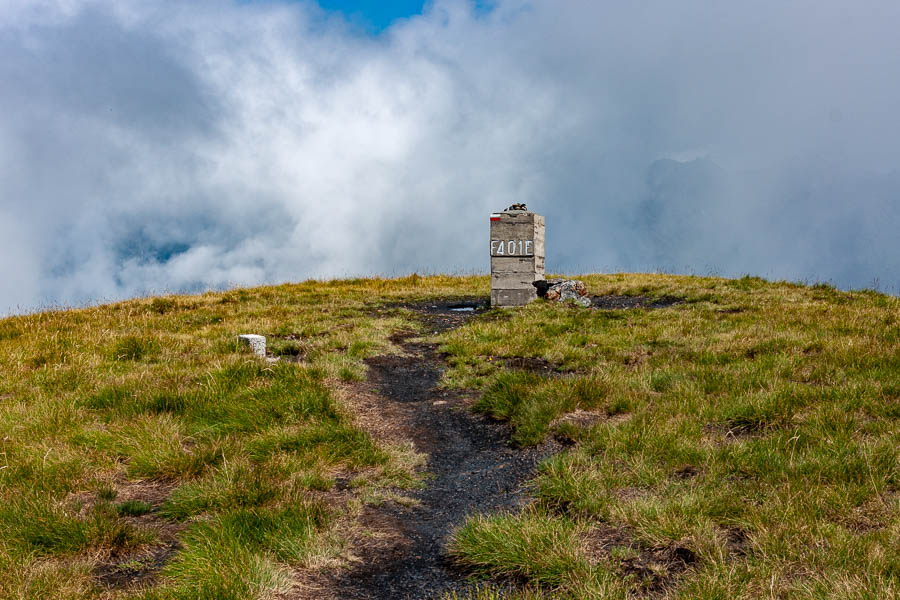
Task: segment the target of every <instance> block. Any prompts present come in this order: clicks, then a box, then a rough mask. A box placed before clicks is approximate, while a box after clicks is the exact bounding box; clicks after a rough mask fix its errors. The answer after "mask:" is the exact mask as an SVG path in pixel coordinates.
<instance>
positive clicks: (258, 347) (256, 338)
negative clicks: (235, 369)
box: [238, 333, 266, 356]
mask: <svg viewBox="0 0 900 600" xmlns="http://www.w3.org/2000/svg"><path fill="white" fill-rule="evenodd" d="M238 339H239V340H241V342H242V343H244V344H247V345H248V346H250V350H252V351H253V354H255V355H257V356H265V355H266V336H264V335H256V334H255V333H245V334H244V335H239V336H238Z"/></svg>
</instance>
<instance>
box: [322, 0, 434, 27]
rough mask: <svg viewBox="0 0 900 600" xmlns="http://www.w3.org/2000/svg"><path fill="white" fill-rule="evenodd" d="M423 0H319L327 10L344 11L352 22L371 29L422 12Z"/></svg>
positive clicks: (385, 25)
mask: <svg viewBox="0 0 900 600" xmlns="http://www.w3.org/2000/svg"><path fill="white" fill-rule="evenodd" d="M424 4H425V2H424V1H422V0H390V1H385V0H355V1H354V0H319V5H320V6H321V7H322V8H324V9H326V10H333V11H338V12H342V13H344V15H345V16H346V17H347V20H349V21H350V22H352V23H356V24H359V25H362V26H364V27H365V28H366V29H368V30H370V31H382V30H384V29H386V28H387V27H388V26H389V25H390V24H391V23H393V22H394V21H396V20H397V19H402V18H406V17H410V16H412V15H418V14H421V13H422V8H423V6H424Z"/></svg>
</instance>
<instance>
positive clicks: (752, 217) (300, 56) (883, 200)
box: [0, 0, 900, 314]
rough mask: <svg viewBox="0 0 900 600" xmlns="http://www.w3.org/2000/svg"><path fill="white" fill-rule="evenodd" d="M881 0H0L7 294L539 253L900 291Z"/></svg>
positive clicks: (199, 285) (580, 266)
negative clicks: (534, 239)
mask: <svg viewBox="0 0 900 600" xmlns="http://www.w3.org/2000/svg"><path fill="white" fill-rule="evenodd" d="M898 30H900V3H897V2H895V1H890V2H888V1H885V2H878V1H872V2H869V1H864V2H860V3H846V2H836V1H832V0H826V1H820V2H799V1H798V2H783V1H778V2H758V3H713V2H704V1H700V0H684V1H680V2H664V1H661V0H660V1H650V2H640V3H636V2H631V3H613V2H588V1H582V2H574V1H573V2H550V1H549V0H547V1H533V2H527V1H524V0H500V1H498V2H497V3H496V5H495V6H494V7H493V9H492V10H490V11H487V12H485V11H478V12H476V11H474V10H473V8H472V6H471V5H470V4H468V3H467V2H465V1H463V0H458V1H454V0H436V1H435V2H434V3H433V4H431V5H428V6H427V7H426V11H425V13H424V14H423V15H421V16H417V17H413V18H410V19H405V20H401V21H399V22H397V23H395V24H394V25H392V26H391V27H390V28H389V29H387V30H386V31H384V32H382V33H381V34H379V35H370V34H368V33H366V32H364V31H361V30H358V29H357V28H355V26H353V25H351V24H348V23H346V22H345V21H344V20H342V19H341V18H340V17H338V16H336V15H335V14H334V13H326V12H323V11H321V10H320V9H318V7H317V6H316V5H315V4H314V3H312V2H287V1H283V2H279V1H270V2H259V3H255V2H237V1H233V2H226V1H224V0H223V1H211V0H210V1H207V0H202V1H197V2H192V3H178V2H164V1H158V2H138V1H131V2H123V1H116V2H112V1H105V0H58V1H49V0H48V1H40V2H35V1H26V0H15V1H11V2H5V3H4V4H3V6H2V7H0V81H2V85H0V252H2V259H0V314H3V313H4V312H7V311H8V310H9V311H12V312H23V311H28V310H35V309H37V308H40V307H43V306H53V305H77V304H82V303H89V302H98V301H105V300H112V299H117V298H123V297H129V296H135V295H142V294H147V293H153V292H165V291H198V290H205V289H208V288H221V287H227V286H232V285H252V284H259V283H275V282H282V281H296V280H303V279H307V278H326V277H327V278H331V277H344V276H351V275H373V274H381V275H398V274H404V273H409V272H412V271H417V272H419V273H435V272H459V273H471V272H485V271H486V270H487V268H488V257H487V254H488V252H487V235H488V234H487V232H488V214H489V213H490V212H491V211H496V210H500V209H503V208H505V207H506V206H508V205H510V204H512V203H515V202H525V203H527V204H528V205H529V207H530V208H531V209H532V210H535V211H536V212H540V213H542V214H544V215H546V217H547V243H548V247H547V267H548V271H553V272H568V273H577V272H595V271H601V272H614V271H658V270H661V271H666V272H676V273H696V274H718V275H724V276H740V275H743V274H752V275H759V276H762V277H765V278H769V279H788V280H797V281H807V282H814V281H825V282H831V283H833V284H835V285H837V286H839V287H842V288H858V287H870V288H871V287H875V288H878V289H880V290H882V291H887V292H891V293H897V292H898V291H900V235H898V231H900V167H898V157H900V116H898V111H900V108H898V107H900V76H898V75H900V42H898V36H897V33H896V32H897V31H898Z"/></svg>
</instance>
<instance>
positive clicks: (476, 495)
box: [314, 301, 559, 600]
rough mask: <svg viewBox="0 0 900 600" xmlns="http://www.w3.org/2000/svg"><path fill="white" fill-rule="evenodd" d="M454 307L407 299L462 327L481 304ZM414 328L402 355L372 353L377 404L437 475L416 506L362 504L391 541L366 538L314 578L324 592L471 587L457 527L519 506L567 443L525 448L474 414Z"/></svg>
mask: <svg viewBox="0 0 900 600" xmlns="http://www.w3.org/2000/svg"><path fill="white" fill-rule="evenodd" d="M482 302H483V301H482ZM453 307H454V305H453V304H443V305H440V306H431V305H429V306H421V305H417V306H407V307H406V308H412V309H414V310H416V312H418V313H419V314H420V316H421V318H422V319H423V321H424V322H425V324H426V325H427V326H429V327H430V328H431V331H440V330H446V329H450V328H453V327H457V326H459V325H461V324H463V323H464V322H466V321H468V320H469V319H471V318H472V317H474V316H475V315H476V314H477V313H478V312H480V309H478V310H473V311H471V312H467V313H464V312H456V311H454V310H453ZM413 336H414V334H413V333H412V332H398V333H396V334H395V335H394V337H393V341H394V342H395V343H396V344H397V345H399V346H400V347H401V348H403V350H404V354H403V355H387V356H376V357H372V358H370V359H368V360H367V361H366V362H367V364H368V365H369V369H370V384H371V385H372V386H373V387H374V388H375V389H376V390H377V391H378V392H379V393H378V394H377V395H376V397H377V398H378V400H376V404H381V406H375V407H374V408H375V409H380V410H383V411H384V414H385V416H386V417H387V418H392V419H395V420H397V421H398V423H397V426H398V427H400V428H401V429H402V430H403V431H404V433H405V434H406V436H407V437H408V438H410V439H412V440H413V442H414V444H415V446H416V449H417V450H418V451H419V452H422V453H424V454H426V455H427V456H428V462H427V464H426V466H425V470H426V471H427V472H428V473H429V474H430V475H431V477H430V478H429V479H428V480H427V481H426V486H425V487H424V489H421V490H418V491H415V492H413V493H411V494H409V493H407V494H406V495H407V496H412V497H413V498H414V499H415V500H416V501H418V505H416V506H401V505H399V504H397V503H385V504H384V505H382V506H379V507H367V508H366V509H364V511H363V514H362V515H361V519H360V520H361V524H362V525H363V527H367V526H370V527H371V528H372V529H373V530H375V531H381V533H382V534H384V532H385V530H386V529H387V530H390V532H389V534H388V535H387V536H383V537H386V538H387V540H386V541H385V540H384V539H383V540H382V541H380V542H379V541H376V540H373V542H374V543H372V544H366V543H365V542H361V544H360V545H359V546H358V549H356V550H355V551H356V552H357V556H358V558H359V559H360V561H359V563H358V566H356V567H354V568H351V569H350V570H343V571H338V572H333V573H331V574H327V575H326V576H325V577H326V578H327V581H325V582H321V581H320V582H317V585H314V587H316V588H318V593H317V594H316V596H317V597H322V598H347V599H354V600H356V599H369V598H390V599H398V600H399V599H421V598H434V597H438V596H440V594H442V593H443V592H447V591H451V590H463V589H466V588H468V587H471V585H472V584H471V583H470V582H468V581H467V579H466V576H465V574H464V573H462V572H460V571H458V570H456V569H455V568H454V566H453V565H452V563H451V562H450V560H449V559H448V557H447V553H446V543H447V541H448V536H449V534H450V533H451V532H452V530H453V529H454V528H455V527H456V526H458V525H459V524H461V523H462V522H463V520H464V519H465V517H466V516H468V515H471V514H474V513H489V512H495V511H501V510H514V509H516V508H517V507H518V506H520V504H521V503H522V501H523V497H524V495H523V492H524V484H525V483H526V482H527V481H528V480H529V479H530V478H531V477H532V476H533V475H534V469H535V466H536V465H537V463H538V462H539V461H540V460H541V459H542V458H545V457H547V456H549V455H551V454H553V453H554V452H555V451H557V450H558V449H559V446H558V445H557V443H556V442H553V441H550V442H547V443H545V444H543V445H541V446H539V447H537V448H530V449H525V450H517V449H514V448H512V447H510V445H509V443H508V440H509V435H508V429H507V428H506V427H505V426H503V425H500V424H497V423H495V422H491V421H489V420H487V419H484V418H482V417H480V416H478V415H475V414H473V413H472V412H471V411H470V410H468V404H469V401H468V400H469V399H468V397H466V396H465V395H464V394H459V393H456V392H448V391H446V390H441V389H438V388H437V384H438V382H439V381H440V378H441V373H442V371H443V369H444V367H445V365H444V363H443V361H442V360H441V358H440V357H439V356H438V354H437V350H436V348H435V346H433V345H430V344H423V343H416V342H413V341H411V338H413ZM370 408H371V407H370Z"/></svg>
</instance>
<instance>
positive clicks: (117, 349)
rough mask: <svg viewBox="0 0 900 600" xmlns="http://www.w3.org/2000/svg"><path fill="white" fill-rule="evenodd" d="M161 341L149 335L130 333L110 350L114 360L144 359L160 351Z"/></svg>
mask: <svg viewBox="0 0 900 600" xmlns="http://www.w3.org/2000/svg"><path fill="white" fill-rule="evenodd" d="M160 349H161V347H160V344H159V341H157V340H156V339H154V338H152V337H148V336H136V335H129V336H126V337H123V338H121V339H119V340H117V341H116V343H115V344H113V347H112V350H111V352H110V354H111V356H112V359H113V360H133V361H138V360H144V359H148V358H153V357H154V356H156V355H157V354H159V352H160Z"/></svg>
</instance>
